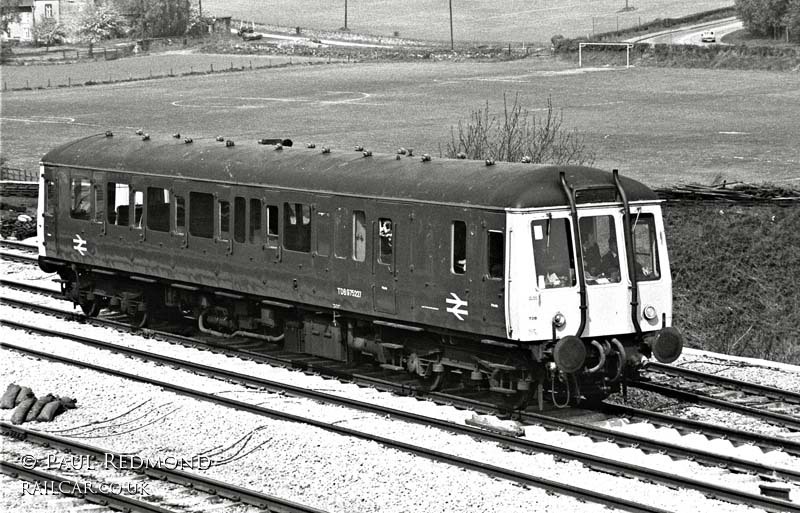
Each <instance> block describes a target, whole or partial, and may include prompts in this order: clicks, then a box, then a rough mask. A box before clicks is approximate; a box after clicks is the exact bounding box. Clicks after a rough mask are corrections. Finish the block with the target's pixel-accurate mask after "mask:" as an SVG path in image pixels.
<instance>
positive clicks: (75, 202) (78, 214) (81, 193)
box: [69, 178, 92, 221]
mask: <svg viewBox="0 0 800 513" xmlns="http://www.w3.org/2000/svg"><path fill="white" fill-rule="evenodd" d="M70 190H71V193H72V196H71V201H70V209H69V215H70V217H71V218H73V219H84V220H86V221H88V220H89V219H90V217H89V216H90V211H91V208H92V198H91V191H92V184H91V182H89V179H88V178H73V179H72V187H71V189H70Z"/></svg>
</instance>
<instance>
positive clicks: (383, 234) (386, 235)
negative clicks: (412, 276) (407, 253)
mask: <svg viewBox="0 0 800 513" xmlns="http://www.w3.org/2000/svg"><path fill="white" fill-rule="evenodd" d="M393 231H394V230H393V225H392V220H391V219H389V218H387V217H381V218H380V219H379V220H378V239H380V240H379V245H380V252H379V253H378V262H379V263H381V264H389V265H391V264H392V250H393V247H392V246H393V244H394V234H393V233H392V232H393Z"/></svg>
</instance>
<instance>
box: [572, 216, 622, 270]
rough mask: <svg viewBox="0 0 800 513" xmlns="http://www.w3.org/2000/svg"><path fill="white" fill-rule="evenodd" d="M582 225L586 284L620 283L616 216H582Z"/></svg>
mask: <svg viewBox="0 0 800 513" xmlns="http://www.w3.org/2000/svg"><path fill="white" fill-rule="evenodd" d="M580 227H581V246H582V248H583V272H584V276H585V278H586V284H587V285H603V284H606V283H619V282H620V279H621V278H620V272H619V250H618V249H617V248H618V245H617V231H616V227H615V223H614V218H613V217H611V216H609V215H607V216H592V217H582V218H581V219H580Z"/></svg>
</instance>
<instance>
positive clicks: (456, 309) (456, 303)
mask: <svg viewBox="0 0 800 513" xmlns="http://www.w3.org/2000/svg"><path fill="white" fill-rule="evenodd" d="M450 295H451V296H453V297H452V298H450V297H449V298H447V299H445V302H446V303H447V304H449V305H453V306H448V307H447V311H448V312H449V313H451V314H453V315H455V316H456V318H457V319H458V320H459V321H463V320H464V318H463V317H461V316H462V315H469V312H467V311H466V310H462V309H461V307H462V306H463V307H466V306H467V305H468V304H469V303H468V302H467V301H464V300H463V299H461V298H460V297H458V296H456V295H455V293H453V292H451V293H450Z"/></svg>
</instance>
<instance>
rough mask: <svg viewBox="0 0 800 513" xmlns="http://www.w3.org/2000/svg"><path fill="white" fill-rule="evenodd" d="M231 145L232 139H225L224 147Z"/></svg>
mask: <svg viewBox="0 0 800 513" xmlns="http://www.w3.org/2000/svg"><path fill="white" fill-rule="evenodd" d="M231 146H234V144H233V141H232V140H231V139H228V140H227V141H225V147H226V148H230V147H231Z"/></svg>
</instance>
